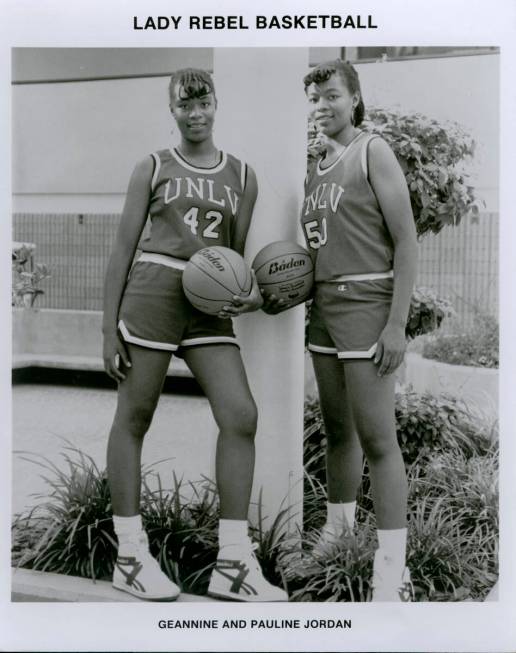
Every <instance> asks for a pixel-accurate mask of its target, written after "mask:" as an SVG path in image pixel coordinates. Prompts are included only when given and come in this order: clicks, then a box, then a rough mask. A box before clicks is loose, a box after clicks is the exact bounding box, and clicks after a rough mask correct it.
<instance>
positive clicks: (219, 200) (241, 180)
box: [140, 149, 247, 260]
mask: <svg viewBox="0 0 516 653" xmlns="http://www.w3.org/2000/svg"><path fill="white" fill-rule="evenodd" d="M152 157H153V159H154V164H155V166H154V174H153V177H152V193H151V200H150V205H149V217H150V219H151V230H150V236H149V237H148V238H146V239H145V240H143V241H142V243H141V245H140V248H141V249H142V250H143V251H144V252H152V253H156V254H165V255H167V256H174V257H176V258H180V259H185V260H187V259H189V258H190V257H191V256H192V254H194V253H195V252H196V251H197V250H199V249H202V248H203V247H206V246H208V245H224V246H226V247H231V238H232V234H233V231H234V226H235V221H236V219H237V217H238V211H239V208H240V202H241V201H242V195H243V192H244V187H245V182H246V175H247V166H246V165H245V163H242V162H240V161H239V160H238V159H236V158H235V157H234V156H232V155H231V154H226V153H225V152H221V153H220V160H219V162H218V163H217V164H216V165H215V166H213V167H211V168H197V167H195V166H193V165H191V164H190V163H188V161H186V160H185V159H183V157H182V156H181V154H180V153H179V152H178V151H177V150H176V149H168V150H160V151H159V152H155V153H153V154H152Z"/></svg>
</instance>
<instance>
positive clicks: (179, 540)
mask: <svg viewBox="0 0 516 653" xmlns="http://www.w3.org/2000/svg"><path fill="white" fill-rule="evenodd" d="M396 421H397V429H398V437H399V440H400V444H401V447H402V451H403V455H404V458H405V462H406V465H407V472H408V488H409V495H408V516H409V541H408V551H407V552H408V565H409V567H410V569H411V573H412V580H413V583H414V586H415V589H416V597H417V599H419V600H432V601H453V600H464V599H468V600H480V599H483V598H485V596H486V595H487V593H488V592H489V590H490V589H491V588H492V586H493V584H494V583H495V581H496V578H497V573H498V567H497V564H498V562H497V553H498V549H497V546H498V544H497V538H498V448H497V446H496V445H495V444H492V435H493V434H492V432H491V431H492V426H491V425H489V424H483V423H481V422H479V418H478V415H476V416H472V415H471V414H469V413H468V412H467V410H466V409H465V408H464V407H463V406H462V405H461V404H460V402H457V400H455V399H450V398H447V397H440V398H435V397H432V396H430V395H422V396H419V395H417V394H416V393H414V392H411V391H405V392H402V393H400V394H398V395H397V399H396ZM495 442H496V439H495ZM304 454H305V483H304V491H305V495H304V533H305V534H303V533H299V534H298V535H297V536H292V535H291V534H290V535H287V534H286V529H285V526H286V524H287V522H288V520H289V518H290V515H289V513H288V511H287V510H283V509H282V510H280V511H279V514H278V515H277V517H276V518H275V519H274V520H273V522H272V525H271V526H270V527H269V528H267V529H266V528H264V527H263V524H264V521H265V519H264V515H263V510H262V502H261V497H260V498H259V501H258V507H257V508H258V519H257V523H256V524H255V525H254V526H252V527H251V533H252V536H253V539H254V540H255V541H256V543H257V556H258V559H259V560H260V563H261V564H262V568H263V570H264V574H265V576H266V577H267V578H268V579H269V580H270V581H271V582H273V583H276V584H281V583H282V582H283V583H284V584H285V585H286V587H287V589H288V591H289V594H290V598H291V600H294V601H364V600H367V597H368V595H369V592H370V586H369V583H370V578H371V570H372V569H371V567H372V558H373V554H374V550H375V548H376V539H375V538H376V536H375V525H376V523H375V516H374V513H373V511H372V500H371V491H370V482H369V475H368V471H367V465H365V464H364V474H363V477H362V484H361V488H360V491H359V493H358V499H357V501H358V504H357V526H358V528H357V529H356V533H355V536H354V537H347V538H345V539H344V540H343V541H342V542H341V543H340V544H339V545H338V546H336V547H334V549H333V550H332V551H330V552H329V554H328V556H327V557H326V558H325V559H324V560H320V559H314V557H313V556H312V554H311V549H312V546H313V544H314V542H315V538H316V531H317V529H318V528H319V527H320V526H321V525H322V523H323V522H324V520H325V517H326V490H325V478H324V477H325V474H324V455H325V433H324V425H323V424H322V419H321V414H320V409H319V406H318V404H317V402H316V401H315V400H310V401H309V402H308V403H307V406H306V411H305V439H304ZM63 456H64V459H65V462H66V468H65V470H64V471H61V470H60V469H59V468H58V467H57V466H56V465H54V464H53V463H51V462H50V461H48V460H47V459H45V458H41V457H37V456H29V455H27V454H25V457H28V458H29V459H30V460H32V461H33V462H35V463H36V464H38V465H41V466H42V468H43V469H44V470H45V473H46V477H45V478H46V481H47V483H48V484H49V488H50V492H49V495H48V496H47V497H46V498H45V499H44V501H43V502H42V503H41V504H40V505H39V506H37V507H36V508H34V509H32V510H31V511H30V512H29V513H28V514H25V515H21V516H19V517H17V518H16V520H15V522H14V525H13V547H12V551H13V563H15V564H18V565H20V566H26V567H30V568H33V569H41V570H45V571H58V572H60V573H67V574H73V575H79V576H83V577H87V578H109V577H110V576H111V573H112V569H113V564H114V559H115V555H116V539H115V536H114V533H113V530H112V522H111V514H110V513H111V507H110V498H109V491H108V486H107V481H106V476H105V473H104V472H103V471H100V470H99V469H98V467H97V466H96V465H95V463H94V461H93V460H92V459H91V458H90V457H88V456H86V455H85V454H83V453H81V452H80V451H77V450H76V449H74V448H73V447H72V446H68V447H67V448H66V449H65V453H64V454H63ZM142 476H143V492H142V516H143V522H144V526H145V529H146V530H147V532H148V534H149V542H150V547H151V552H152V553H153V555H154V556H155V557H156V558H157V559H158V560H159V562H160V564H161V566H162V569H163V570H164V571H165V573H167V574H168V575H169V577H170V578H172V579H173V580H174V581H175V582H178V583H179V584H181V585H182V587H183V589H184V590H185V591H189V592H192V593H197V594H203V593H205V592H206V589H207V583H208V579H209V575H210V572H211V569H212V566H213V563H214V561H215V557H216V553H217V521H218V517H219V511H218V503H217V499H216V493H215V486H214V484H213V482H212V481H210V480H208V479H202V480H201V481H200V482H199V483H191V484H188V485H187V486H185V485H184V484H183V483H182V482H181V481H178V480H177V479H174V483H173V487H172V488H167V489H165V488H163V486H162V484H161V480H160V477H159V474H158V473H157V472H156V471H154V470H153V469H152V467H148V468H145V469H144V470H143V474H142ZM151 480H153V481H154V482H151Z"/></svg>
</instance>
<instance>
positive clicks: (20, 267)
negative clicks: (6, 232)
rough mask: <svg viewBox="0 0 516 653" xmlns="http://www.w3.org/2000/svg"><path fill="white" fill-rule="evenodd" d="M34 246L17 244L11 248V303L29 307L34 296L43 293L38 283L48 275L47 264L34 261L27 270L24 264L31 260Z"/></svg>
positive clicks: (33, 300) (32, 303)
mask: <svg viewBox="0 0 516 653" xmlns="http://www.w3.org/2000/svg"><path fill="white" fill-rule="evenodd" d="M33 251H34V246H29V245H27V244H23V243H22V244H19V246H17V247H13V250H12V269H13V283H12V305H13V306H26V307H31V306H33V305H34V302H35V300H36V297H37V296H38V295H41V294H43V290H42V289H41V288H40V287H39V284H40V283H41V282H42V281H43V280H44V279H46V278H47V277H49V276H50V271H49V269H48V266H47V265H45V264H44V263H36V265H35V266H34V268H33V269H31V270H27V269H26V265H27V264H28V263H30V262H31V261H32V256H33Z"/></svg>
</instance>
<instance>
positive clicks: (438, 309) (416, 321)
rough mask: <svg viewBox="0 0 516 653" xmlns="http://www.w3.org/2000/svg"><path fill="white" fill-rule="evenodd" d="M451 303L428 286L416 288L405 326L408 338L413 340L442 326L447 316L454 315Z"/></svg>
mask: <svg viewBox="0 0 516 653" xmlns="http://www.w3.org/2000/svg"><path fill="white" fill-rule="evenodd" d="M454 314H455V311H454V310H453V307H452V305H451V303H450V302H449V301H448V300H447V299H444V298H442V297H439V296H438V295H437V293H436V292H435V291H433V290H430V289H428V288H416V289H415V290H414V292H413V293H412V298H411V300H410V309H409V315H408V320H407V326H406V328H405V334H406V336H407V338H409V339H411V340H413V339H414V338H416V337H417V336H422V335H424V334H426V333H430V332H431V331H435V330H436V329H438V328H439V327H440V326H441V323H442V321H443V320H444V318H445V317H448V318H449V317H452V316H454Z"/></svg>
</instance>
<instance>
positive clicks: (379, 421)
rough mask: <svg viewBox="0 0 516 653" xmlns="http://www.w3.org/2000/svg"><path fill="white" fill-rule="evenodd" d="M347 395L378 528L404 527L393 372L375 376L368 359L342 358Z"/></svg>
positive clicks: (403, 481) (404, 483)
mask: <svg viewBox="0 0 516 653" xmlns="http://www.w3.org/2000/svg"><path fill="white" fill-rule="evenodd" d="M344 367H345V378H346V387H347V396H348V399H349V401H350V405H351V409H352V412H353V421H354V424H355V426H356V429H357V432H358V436H359V438H360V442H361V444H362V448H363V450H364V453H365V456H366V458H367V462H368V465H369V472H370V475H371V488H372V492H373V503H374V509H375V514H376V521H377V524H378V528H379V529H398V528H405V526H406V523H407V514H406V513H407V478H406V473H405V466H404V464H403V458H402V455H401V451H400V448H399V445H398V440H397V437H396V423H395V416H394V384H395V378H394V375H389V376H385V377H379V376H378V369H377V366H376V365H375V364H374V363H373V362H372V361H357V362H346V363H345V364H344Z"/></svg>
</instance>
